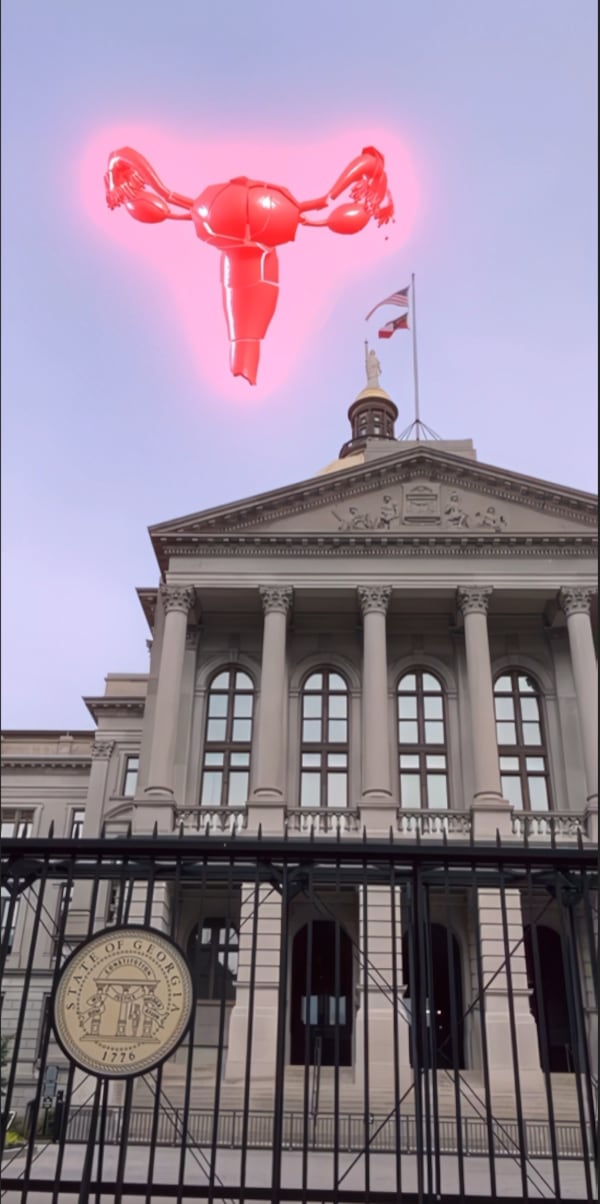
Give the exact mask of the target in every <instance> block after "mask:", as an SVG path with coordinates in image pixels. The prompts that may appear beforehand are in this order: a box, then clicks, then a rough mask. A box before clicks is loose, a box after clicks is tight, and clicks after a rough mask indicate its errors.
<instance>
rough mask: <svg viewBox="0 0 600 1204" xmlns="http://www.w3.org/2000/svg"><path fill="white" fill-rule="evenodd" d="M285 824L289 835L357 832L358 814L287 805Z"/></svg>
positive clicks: (358, 828)
mask: <svg viewBox="0 0 600 1204" xmlns="http://www.w3.org/2000/svg"><path fill="white" fill-rule="evenodd" d="M285 826H286V830H287V831H288V832H289V834H290V836H310V835H311V833H314V835H315V836H331V835H333V836H337V833H338V832H341V833H346V832H359V831H360V816H359V813H358V811H341V810H340V811H337V810H333V808H332V809H330V810H325V809H323V810H320V809H318V808H314V809H313V808H310V807H288V808H287V810H286V815H285Z"/></svg>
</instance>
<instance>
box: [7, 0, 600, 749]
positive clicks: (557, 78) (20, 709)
mask: <svg viewBox="0 0 600 1204" xmlns="http://www.w3.org/2000/svg"><path fill="white" fill-rule="evenodd" d="M596 8H597V5H596V2H595V0H576V3H571V4H566V3H565V2H564V0H504V2H503V3H500V2H499V0H451V3H447V2H446V0H419V3H414V0H413V2H411V3H409V2H408V0H377V3H375V4H366V3H364V2H363V3H358V0H303V3H302V4H291V3H288V2H286V0H213V2H212V3H208V0H177V3H175V4H164V3H158V2H157V0H145V2H144V3H141V0H130V2H129V3H123V2H122V0H102V3H99V4H92V3H81V2H80V0H54V2H53V3H49V2H48V0H12V2H11V0H8V2H7V3H6V4H5V5H4V7H3V20H2V23H3V35H4V36H3V42H2V50H3V63H2V68H3V101H4V103H3V130H2V133H3V151H2V154H3V160H2V167H3V171H2V202H3V205H2V208H3V227H2V253H3V275H2V284H3V290H2V292H3V311H2V366H3V376H2V386H3V403H4V406H3V508H2V509H3V574H2V579H3V615H2V617H3V624H2V628H3V656H2V663H3V710H2V724H3V727H4V728H16V727H24V728H36V727H40V728H60V729H63V730H68V729H73V728H81V727H88V726H91V720H90V717H89V715H88V712H87V710H86V709H85V707H84V705H83V703H82V701H81V695H82V694H99V693H101V692H102V690H103V679H104V675H105V673H106V672H116V671H126V670H129V671H133V672H138V673H139V672H145V671H146V669H147V665H148V658H147V651H146V644H145V641H146V638H147V636H148V632H147V629H146V626H145V621H144V618H143V615H142V612H141V609H140V607H139V604H138V601H137V598H136V594H135V587H136V586H148V585H155V584H156V583H157V567H156V564H155V561H154V557H153V554H152V550H151V547H150V543H149V539H148V535H147V531H146V528H147V526H148V525H150V524H152V523H156V522H160V521H163V520H166V519H170V518H174V517H176V516H178V515H184V514H188V513H191V512H193V511H196V510H203V509H205V508H208V507H210V506H215V505H218V504H220V503H226V502H228V501H232V500H234V499H237V498H241V497H244V496H247V495H251V494H255V493H259V492H261V491H263V490H268V489H272V488H276V487H279V486H282V485H285V484H286V483H291V482H294V481H298V480H302V479H304V478H306V477H309V476H311V475H313V474H314V473H315V472H316V471H317V470H318V469H319V468H320V467H322V466H323V465H324V464H326V463H328V462H329V461H330V460H332V459H333V458H334V457H335V456H336V455H337V452H338V450H339V447H340V445H341V444H342V442H343V441H344V440H345V439H346V437H347V430H348V427H347V421H346V410H347V407H348V405H349V404H350V402H351V401H352V400H353V398H354V396H355V394H356V393H357V391H358V390H359V389H360V388H362V386H363V383H364V368H363V339H364V338H365V333H366V330H367V327H366V326H365V321H364V316H365V313H366V312H367V310H368V309H370V308H371V307H372V306H373V305H374V304H375V303H376V302H377V301H378V300H380V299H381V298H382V297H384V296H386V295H387V294H388V293H390V292H392V291H393V290H394V289H396V288H400V287H402V286H403V285H405V284H407V283H408V282H409V281H410V276H411V273H412V272H414V273H415V274H416V282H417V293H418V337H419V368H420V392H421V412H422V417H423V418H424V420H425V421H426V422H427V423H428V424H429V425H430V426H431V427H433V428H434V430H436V431H439V432H440V433H441V434H442V435H443V436H445V437H447V438H464V437H471V438H472V439H473V440H474V443H475V446H476V448H477V450H478V454H479V458H480V459H481V460H483V461H485V462H487V463H491V464H496V465H499V466H501V467H504V468H508V469H513V470H515V471H518V472H524V473H527V474H529V475H531V476H537V477H541V478H544V479H546V480H550V481H555V482H557V483H561V484H565V485H570V486H573V487H575V488H581V489H585V490H594V489H595V487H596V450H595V449H596V430H595V416H596V373H597V358H596V347H597V341H596V323H597V292H596V289H597V275H596V266H595V265H596V260H597V246H596V226H597V152H596V144H597V143H596V139H597V130H596V116H595V114H596V90H597V59H596V49H595V48H596V42H597V30H596V21H597V17H596ZM141 127H146V129H148V130H149V131H150V132H149V133H148V135H147V138H146V141H145V143H144V145H143V146H142V145H140V146H139V147H138V149H140V150H141V151H142V152H143V153H144V154H145V155H146V156H147V157H148V158H149V159H150V161H151V162H153V163H155V166H156V168H157V170H158V172H159V174H162V172H161V162H162V160H160V157H159V159H158V160H157V161H155V160H156V155H155V154H154V153H153V145H152V133H151V131H152V129H156V130H157V138H158V131H160V144H161V147H163V146H168V143H169V139H173V140H177V139H186V140H187V141H188V142H189V143H193V142H194V139H196V140H197V141H198V143H199V144H206V143H210V144H214V145H217V146H218V145H219V144H220V143H223V145H226V144H228V143H237V144H238V146H240V145H243V144H244V143H247V145H248V147H249V148H251V147H252V148H255V147H256V146H257V145H259V146H260V144H261V142H263V141H264V142H268V143H269V145H271V144H277V143H280V144H285V142H286V140H288V141H290V142H291V143H298V144H301V145H302V144H303V145H304V147H305V148H306V147H308V151H307V152H306V154H305V156H304V157H305V158H306V157H308V158H310V146H311V143H313V142H315V143H318V142H320V141H323V143H325V142H326V141H327V139H328V138H331V139H335V138H336V137H338V136H339V137H340V138H341V139H342V141H343V134H344V131H345V130H354V129H356V130H361V131H368V130H370V129H371V128H373V129H374V130H377V131H384V132H385V131H386V130H387V131H389V134H390V144H391V142H392V141H393V140H394V139H395V140H397V142H399V143H400V144H402V145H404V146H405V147H407V148H408V153H409V156H410V161H411V163H412V166H413V168H414V173H415V176H416V180H417V188H418V193H419V205H418V212H417V216H416V220H415V221H414V222H413V224H412V228H411V230H410V231H409V232H408V233H407V235H406V237H405V238H404V239H400V240H398V239H397V240H396V242H394V239H393V238H390V242H389V251H387V250H384V251H383V252H382V251H381V247H380V244H379V243H378V244H377V245H378V246H379V247H380V250H379V252H378V254H377V256H374V258H373V260H372V262H371V260H370V259H369V257H368V256H365V255H364V254H363V259H362V264H361V268H360V271H358V272H355V273H354V275H351V276H350V277H349V278H348V279H347V280H345V281H344V284H343V287H342V286H337V287H336V285H335V281H326V282H325V284H323V283H322V282H321V281H320V280H319V278H318V276H316V277H315V279H314V292H311V291H310V290H309V291H308V292H305V293H303V294H302V295H300V296H298V297H297V298H294V303H295V304H296V306H297V310H298V313H299V314H300V315H301V314H302V313H304V314H306V312H307V310H306V307H310V306H311V305H313V304H315V303H316V301H317V299H319V298H320V296H321V292H322V291H323V289H324V287H325V285H327V286H328V287H329V288H330V298H329V309H328V311H327V313H324V316H323V318H322V319H320V320H319V323H318V325H317V329H316V332H313V334H312V335H311V337H310V338H307V339H306V340H305V341H304V343H303V344H302V347H301V354H300V355H299V356H298V358H297V359H296V362H295V364H294V367H293V371H292V370H290V372H289V373H288V376H287V378H286V379H285V380H284V383H283V384H282V385H280V386H278V387H277V388H276V389H275V390H274V391H272V392H271V393H270V394H268V395H267V396H264V395H263V394H261V391H260V389H258V390H255V391H252V390H251V389H250V388H249V387H248V386H245V385H244V386H243V387H242V385H241V382H239V383H240V389H238V391H237V398H238V400H232V397H231V395H229V396H227V395H226V393H225V391H221V393H220V392H219V389H218V388H216V387H215V386H214V384H212V383H210V379H209V377H210V373H209V374H208V376H207V377H205V376H203V374H202V373H201V372H199V371H198V368H197V363H196V362H195V360H194V356H193V353H192V354H191V353H190V347H189V345H188V341H187V338H186V336H184V333H183V330H182V328H181V324H180V313H179V310H178V309H177V308H176V306H175V305H172V304H171V297H170V296H169V295H167V292H166V289H165V282H164V280H163V279H162V278H161V277H159V275H158V274H157V273H156V272H155V269H154V268H153V264H152V260H151V259H150V258H148V260H147V261H146V262H144V257H143V253H140V251H139V247H140V246H141V244H142V242H143V245H144V247H145V246H146V245H148V246H149V245H150V243H152V245H153V246H154V245H155V240H157V239H160V238H161V237H162V236H163V233H164V232H165V227H162V226H158V227H154V226H138V225H137V224H136V223H134V222H131V221H130V219H129V218H128V217H127V215H126V214H125V213H124V212H123V211H118V212H117V213H113V214H110V215H107V211H106V209H105V202H104V195H103V184H102V177H103V173H104V170H105V166H106V156H107V155H108V152H109V151H110V150H111V149H114V148H113V147H112V146H111V145H108V144H107V145H105V146H104V143H103V141H102V138H100V140H99V141H98V139H99V135H100V134H102V132H103V131H104V130H107V131H110V130H115V129H116V128H119V129H120V130H122V131H127V130H128V129H129V128H131V129H132V130H139V129H140V128H141ZM380 137H382V135H380ZM126 140H127V139H126V138H125V137H123V138H122V143H123V142H125V141H126ZM132 142H133V145H134V146H135V145H137V143H136V142H135V141H133V139H132ZM96 144H97V145H98V146H99V147H100V146H102V147H103V149H102V153H100V151H99V152H98V159H97V164H96V166H95V168H94V170H95V171H96V174H97V201H96V200H94V199H93V198H94V186H93V172H92V177H91V178H92V184H91V185H90V184H89V179H88V190H89V187H91V194H90V195H91V196H92V202H91V205H92V210H94V205H96V203H97V220H96V215H95V210H94V211H93V212H90V211H89V208H86V205H85V204H84V203H83V202H82V190H81V171H82V166H81V165H82V164H83V163H84V162H85V161H86V155H87V156H88V159H89V148H90V146H93V145H96ZM361 145H362V144H361ZM360 149H361V146H360V145H359V146H356V147H355V148H354V146H353V149H352V151H351V154H354V153H357V152H358V151H359V150H360ZM381 150H382V151H383V152H384V154H386V146H385V145H383V144H382V145H381ZM238 155H239V152H238ZM252 155H253V156H254V155H255V150H252ZM349 157H351V155H345V156H344V159H343V160H342V161H339V162H338V161H335V162H334V161H331V163H330V168H329V174H330V178H327V179H324V180H322V190H323V191H325V190H326V188H327V187H328V186H329V185H330V184H331V183H332V182H333V180H334V179H335V177H336V176H337V174H338V172H339V171H340V170H341V169H342V167H343V166H344V163H345V160H346V159H347V158H349ZM249 158H250V149H249ZM209 160H210V155H207V160H206V162H192V163H190V168H189V173H188V178H186V179H185V180H179V179H175V180H170V179H169V180H168V181H167V182H168V183H169V184H170V185H171V187H173V188H175V189H177V190H179V191H182V192H185V191H187V190H191V191H193V190H194V189H196V191H197V192H199V191H201V190H202V188H204V187H206V185H208V184H210V183H216V182H218V179H219V176H217V179H215V178H214V176H213V174H212V173H213V168H212V165H211V162H210V161H209ZM215 161H216V160H215ZM289 162H292V160H290V158H289V156H288V159H287V160H286V162H285V164H284V162H283V159H282V160H281V161H278V162H276V163H274V165H273V167H272V168H270V170H271V172H272V174H273V176H274V178H275V182H277V183H281V184H284V185H287V186H288V187H290V188H291V189H292V190H293V188H294V184H295V180H294V179H291V178H289V177H290V174H291V171H292V168H291V167H290V166H289ZM393 166H394V165H393V164H390V169H391V170H392V169H393ZM92 167H93V165H92ZM280 167H281V169H282V174H283V175H284V176H285V177H286V178H282V179H279V178H278V175H279V168H280ZM309 167H310V164H308V165H307V164H306V163H303V164H299V165H298V177H299V178H303V173H304V172H305V171H306V170H308V168H309ZM260 170H266V169H263V168H260ZM398 170H399V168H398ZM256 171H257V165H256V164H255V161H254V158H253V161H248V162H246V161H244V162H242V161H236V162H235V163H234V162H232V164H231V171H230V173H229V174H230V175H232V176H234V175H242V174H248V175H252V174H254V173H256ZM276 172H277V173H278V174H277V175H276V174H275V173H276ZM395 191H396V197H395V199H396V202H397V204H398V208H399V212H401V211H402V201H403V198H402V173H401V172H400V174H399V176H398V179H397V181H396V183H395ZM110 222H112V223H117V224H118V227H117V225H112V226H111V225H110V224H109V223H110ZM117 228H118V229H119V234H118V236H117V234H116V233H115V235H114V236H113V230H114V231H116V230H117ZM125 228H126V232H127V237H128V238H129V237H131V240H132V244H133V242H134V239H135V240H136V248H138V249H136V252H135V253H133V252H132V253H131V255H129V254H128V249H127V247H126V246H124V245H123V232H124V230H125ZM397 228H398V229H399V227H397ZM174 229H175V230H177V232H178V233H179V228H178V227H177V226H176V225H175V226H174ZM105 231H106V233H105ZM169 233H170V232H169ZM314 233H315V237H320V236H321V235H322V232H314ZM365 235H366V236H369V237H370V233H369V232H365ZM303 237H306V239H307V241H306V243H305V244H304V245H305V246H306V247H307V248H308V246H309V242H308V232H304V235H303ZM329 237H331V238H332V239H333V238H334V236H333V235H331V236H329V235H327V238H329ZM378 237H383V236H382V235H378ZM360 238H361V235H357V236H356V238H354V237H353V238H350V239H348V240H347V243H346V244H345V248H346V252H347V255H348V256H349V257H351V256H352V255H353V254H354V253H356V254H358V251H357V250H356V248H357V247H358V243H359V239H360ZM119 239H120V241H118V240H119ZM298 241H299V240H298ZM165 245H166V244H165ZM169 245H170V244H169ZM173 245H174V246H175V241H174V242H173ZM179 245H181V246H182V248H183V245H184V244H183V242H182V243H181V244H177V246H179ZM323 246H324V247H325V243H323ZM181 253H182V254H185V255H186V256H188V255H189V256H195V257H196V262H197V271H198V277H199V278H200V277H204V274H205V273H208V272H212V276H213V285H214V291H213V292H212V293H209V292H208V291H207V292H206V293H205V294H203V297H204V296H206V297H209V296H210V298H212V300H211V301H210V304H211V305H213V306H214V307H216V308H217V309H218V308H220V305H221V302H220V297H219V289H218V266H217V257H216V252H213V251H211V250H210V249H207V248H204V247H202V246H201V245H200V244H199V243H198V242H197V240H196V241H195V240H194V239H193V237H192V235H191V232H190V231H188V230H187V227H186V239H185V250H183V249H182V252H181ZM144 254H145V252H144ZM150 254H151V252H150V251H148V255H149V256H150ZM301 254H302V251H301V248H300V249H299V247H298V242H297V243H296V245H295V246H294V247H292V248H291V249H289V250H288V251H286V255H288V256H289V257H290V258H289V263H290V264H291V263H292V262H293V256H294V255H301ZM211 256H212V258H211ZM283 262H284V260H283V257H282V264H283ZM286 262H288V261H286ZM291 270H292V269H291V268H290V273H291ZM290 279H291V275H290ZM281 280H282V288H281V292H282V297H283V294H284V292H285V272H284V271H283V270H282V277H281ZM284 301H285V298H284ZM290 301H291V299H290V298H288V304H289V303H290ZM192 303H193V302H192V300H190V304H192ZM290 312H291V313H292V314H293V310H292V311H290ZM397 312H398V311H395V312H394V311H389V310H386V311H382V315H385V317H386V318H391V317H394V316H396V314H397ZM206 320H207V321H208V319H206ZM299 321H300V318H299ZM197 324H198V328H199V329H201V328H202V324H203V314H202V311H201V310H200V312H198V313H197ZM283 329H284V316H282V317H281V320H280V323H279V327H278V326H277V315H276V319H275V320H274V322H273V325H272V327H271V330H270V331H269V334H268V336H267V340H266V341H265V344H264V347H263V358H264V361H265V363H267V361H268V356H269V349H270V347H272V348H273V353H275V351H276V350H277V352H278V354H279V355H280V356H281V354H282V351H283V352H285V347H286V344H285V338H284V335H283V333H282V332H283ZM368 329H369V332H370V333H371V337H372V338H373V344H374V345H376V348H377V352H378V355H379V358H380V360H381V364H382V368H383V376H382V385H383V386H384V387H385V388H386V389H387V390H388V391H389V392H390V393H391V394H392V396H393V397H394V399H395V400H396V402H397V404H398V406H399V408H400V422H399V426H398V429H399V430H400V429H402V427H404V426H405V425H407V424H408V423H409V422H410V420H411V417H412V410H411V407H412V369H411V356H410V351H411V343H410V335H407V334H405V333H402V332H399V333H398V334H396V335H395V336H394V338H393V339H391V340H390V341H389V342H378V341H377V339H376V337H375V332H376V329H377V325H376V323H370V324H369V327H368ZM192 352H193V349H192ZM225 353H226V343H225V342H223V343H222V345H219V346H218V347H215V348H214V349H212V348H209V349H208V352H207V354H208V355H209V356H210V357H212V356H215V357H217V358H218V357H221V356H223V354H225ZM244 389H245V390H246V391H245V392H244Z"/></svg>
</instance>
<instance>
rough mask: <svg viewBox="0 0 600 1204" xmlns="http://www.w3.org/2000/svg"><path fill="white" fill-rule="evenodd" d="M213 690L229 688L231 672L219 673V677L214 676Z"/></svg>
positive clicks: (211, 684)
mask: <svg viewBox="0 0 600 1204" xmlns="http://www.w3.org/2000/svg"><path fill="white" fill-rule="evenodd" d="M210 688H211V690H228V689H229V673H228V672H227V673H219V675H218V677H213V679H212V681H211V683H210Z"/></svg>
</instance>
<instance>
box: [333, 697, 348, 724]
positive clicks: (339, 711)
mask: <svg viewBox="0 0 600 1204" xmlns="http://www.w3.org/2000/svg"><path fill="white" fill-rule="evenodd" d="M347 714H348V695H347V694H332V695H331V698H330V699H329V718H330V719H345V718H346V716H347Z"/></svg>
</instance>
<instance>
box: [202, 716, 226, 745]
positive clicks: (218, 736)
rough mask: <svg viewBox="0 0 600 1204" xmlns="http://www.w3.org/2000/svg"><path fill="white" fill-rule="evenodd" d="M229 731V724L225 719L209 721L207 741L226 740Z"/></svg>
mask: <svg viewBox="0 0 600 1204" xmlns="http://www.w3.org/2000/svg"><path fill="white" fill-rule="evenodd" d="M226 730H227V722H226V720H225V719H209V721H208V725H207V728H206V739H207V740H224V739H225V733H226Z"/></svg>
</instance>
